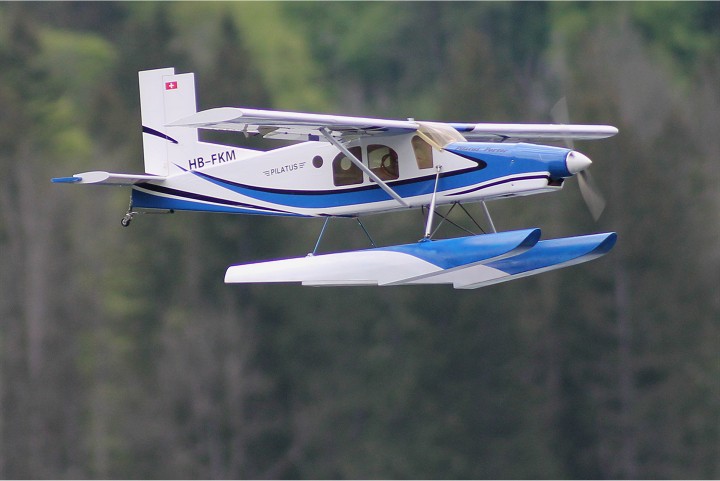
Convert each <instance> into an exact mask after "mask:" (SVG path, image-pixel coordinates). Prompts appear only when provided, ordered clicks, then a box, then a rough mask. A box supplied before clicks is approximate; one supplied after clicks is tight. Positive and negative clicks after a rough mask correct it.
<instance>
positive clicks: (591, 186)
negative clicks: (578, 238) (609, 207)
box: [550, 97, 605, 221]
mask: <svg viewBox="0 0 720 481" xmlns="http://www.w3.org/2000/svg"><path fill="white" fill-rule="evenodd" d="M550 116H551V117H552V119H553V121H554V122H555V123H558V124H565V125H566V124H569V123H570V114H569V112H568V106H567V99H566V98H565V97H563V98H561V99H560V100H558V102H557V103H556V104H555V106H554V107H553V108H552V110H550ZM564 142H565V146H566V147H567V148H569V149H572V150H573V151H574V150H575V148H574V143H573V140H572V138H570V137H567V138H565V139H564ZM573 153H574V152H573ZM571 155H572V153H571ZM583 157H584V156H583ZM585 158H586V159H587V157H585ZM588 161H589V159H588ZM588 166H589V164H588ZM577 179H578V186H579V187H580V194H581V195H582V198H583V200H584V201H585V204H586V205H587V208H588V210H589V211H590V214H591V215H592V216H593V219H595V220H596V221H597V220H598V219H599V218H600V216H601V215H602V213H603V210H605V198H604V197H603V195H602V194H601V193H600V189H599V188H598V186H597V184H596V183H595V181H594V180H593V178H592V176H591V175H590V171H589V170H588V169H587V168H584V169H582V170H579V171H578V172H577Z"/></svg>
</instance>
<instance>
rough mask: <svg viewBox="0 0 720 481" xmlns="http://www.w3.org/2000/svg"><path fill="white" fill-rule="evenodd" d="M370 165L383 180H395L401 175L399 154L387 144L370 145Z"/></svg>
mask: <svg viewBox="0 0 720 481" xmlns="http://www.w3.org/2000/svg"><path fill="white" fill-rule="evenodd" d="M367 152H368V165H369V167H370V170H372V172H373V174H375V175H377V176H378V177H380V179H382V180H395V179H397V178H398V177H399V176H400V172H399V169H398V154H397V152H395V151H394V150H393V149H391V148H390V147H388V146H386V145H369V146H368V149H367Z"/></svg>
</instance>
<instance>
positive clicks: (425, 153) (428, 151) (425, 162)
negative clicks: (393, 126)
mask: <svg viewBox="0 0 720 481" xmlns="http://www.w3.org/2000/svg"><path fill="white" fill-rule="evenodd" d="M412 147H413V151H414V152H415V160H416V161H417V166H418V169H430V168H432V166H433V157H432V147H430V144H428V143H427V142H425V141H424V140H423V139H421V138H420V136H418V135H416V136H414V137H413V138H412Z"/></svg>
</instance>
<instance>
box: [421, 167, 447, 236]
mask: <svg viewBox="0 0 720 481" xmlns="http://www.w3.org/2000/svg"><path fill="white" fill-rule="evenodd" d="M435 169H436V171H437V173H436V174H435V188H434V189H433V195H432V199H431V200H430V208H429V210H428V218H427V224H426V225H425V237H423V240H430V233H431V232H432V222H433V217H435V198H436V197H437V189H438V182H439V181H440V170H441V169H442V166H441V165H438V166H437V167H435Z"/></svg>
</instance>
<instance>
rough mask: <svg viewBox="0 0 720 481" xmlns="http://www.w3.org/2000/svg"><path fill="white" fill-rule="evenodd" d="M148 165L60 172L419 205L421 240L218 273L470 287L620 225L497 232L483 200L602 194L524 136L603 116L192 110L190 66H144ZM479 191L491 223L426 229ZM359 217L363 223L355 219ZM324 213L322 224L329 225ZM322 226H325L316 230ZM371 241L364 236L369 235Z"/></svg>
mask: <svg viewBox="0 0 720 481" xmlns="http://www.w3.org/2000/svg"><path fill="white" fill-rule="evenodd" d="M139 80H140V105H141V112H142V134H143V150H144V152H143V153H144V161H145V172H144V173H142V174H118V173H110V172H100V171H95V172H85V173H81V174H76V175H73V176H72V177H60V178H55V179H53V182H57V183H72V184H106V185H126V186H129V187H130V188H131V202H130V208H129V209H128V211H127V213H126V214H125V216H124V217H123V219H122V224H123V225H124V226H128V225H129V224H130V222H131V220H132V219H133V217H134V216H135V215H137V214H138V213H141V212H145V211H149V210H160V211H170V212H173V211H179V210H188V211H203V212H223V213H237V214H258V215H274V216H299V217H324V218H325V219H326V223H327V220H329V219H330V218H333V217H353V218H357V219H358V222H360V220H359V219H360V217H361V216H364V215H368V214H374V213H381V212H390V211H396V210H400V209H413V208H415V209H418V208H421V209H427V210H428V215H427V219H426V222H425V226H424V227H425V235H424V237H423V238H422V239H421V240H420V241H419V242H415V243H410V244H405V245H397V246H389V247H377V246H375V244H374V242H373V243H372V245H373V247H372V248H370V249H367V250H359V251H350V252H339V253H331V254H317V252H316V251H317V246H318V244H319V241H320V239H318V243H316V245H315V249H314V250H313V251H312V253H311V254H310V255H307V256H304V257H298V258H293V259H282V260H271V261H266V262H258V263H254V264H244V265H235V266H231V267H229V268H228V270H227V273H226V275H225V282H228V283H255V282H298V283H302V284H303V285H314V286H320V285H342V286H347V285H401V284H452V285H453V286H454V287H456V288H462V289H472V288H476V287H481V286H485V285H489V284H494V283H498V282H504V281H507V280H511V279H515V278H518V277H524V276H528V275H532V274H537V273H540V272H545V271H549V270H553V269H559V268H562V267H566V266H569V265H573V264H578V263H581V262H585V261H588V260H591V259H594V258H597V257H599V256H601V255H603V254H605V253H607V252H608V251H609V250H610V249H611V248H612V247H613V245H614V243H615V240H616V234H615V233H604V234H594V235H586V236H577V237H569V238H562V239H551V240H540V230H539V229H528V230H519V231H511V232H495V227H494V225H493V223H492V219H490V217H489V213H488V211H487V208H486V205H485V202H486V201H489V200H495V199H501V198H507V197H514V196H524V195H530V194H538V193H543V192H551V191H556V190H559V189H561V188H562V186H563V184H564V182H565V180H566V179H568V178H570V177H577V178H578V181H579V184H580V187H581V191H582V192H583V196H584V197H585V199H586V201H587V202H588V204H589V206H590V208H591V211H592V212H593V214H594V215H595V216H598V215H599V213H600V212H601V211H602V208H603V205H604V201H603V200H602V198H601V196H599V194H598V193H597V192H595V191H594V189H593V188H592V187H591V184H590V183H589V182H588V180H589V179H588V178H587V175H588V174H587V169H588V167H589V166H590V164H591V161H590V159H589V158H588V157H587V156H585V155H583V154H581V153H580V152H577V151H575V150H573V149H570V148H562V147H556V146H549V145H539V144H531V143H526V141H529V140H540V141H543V140H545V141H558V140H560V141H568V140H573V139H583V140H588V139H602V138H606V137H610V136H612V135H615V134H616V133H617V129H616V128H615V127H612V126H607V125H567V124H494V123H474V124H473V123H441V122H423V121H415V120H412V119H410V120H388V119H374V118H363V117H348V116H337V115H326V114H313V113H299V112H282V111H274V110H257V109H247V108H236V107H222V108H214V109H210V110H205V111H201V112H197V106H196V105H197V104H196V98H195V78H194V74H192V73H185V74H176V73H175V70H174V69H173V68H164V69H157V70H149V71H142V72H140V73H139ZM199 129H211V130H229V131H235V132H239V133H242V134H244V135H246V136H262V137H264V138H268V139H280V140H291V141H296V142H297V143H294V144H292V145H286V146H283V147H279V148H276V149H273V150H269V151H259V150H253V149H248V148H243V147H237V146H229V145H221V144H216V143H209V142H202V141H200V140H199V136H198V130H199ZM471 202H480V203H481V204H482V206H483V208H484V212H485V213H486V214H487V217H488V221H489V224H490V226H491V229H490V230H491V232H490V233H485V234H479V235H472V236H468V237H461V238H454V239H443V240H433V239H432V236H433V234H434V232H435V231H434V230H433V222H434V218H435V217H436V215H437V214H436V207H437V206H440V205H443V204H445V205H448V204H451V205H453V206H457V205H460V206H462V204H464V203H471ZM361 225H362V224H361ZM324 227H325V226H323V232H324V230H325V229H324ZM321 237H322V233H321ZM371 242H372V241H371Z"/></svg>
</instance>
